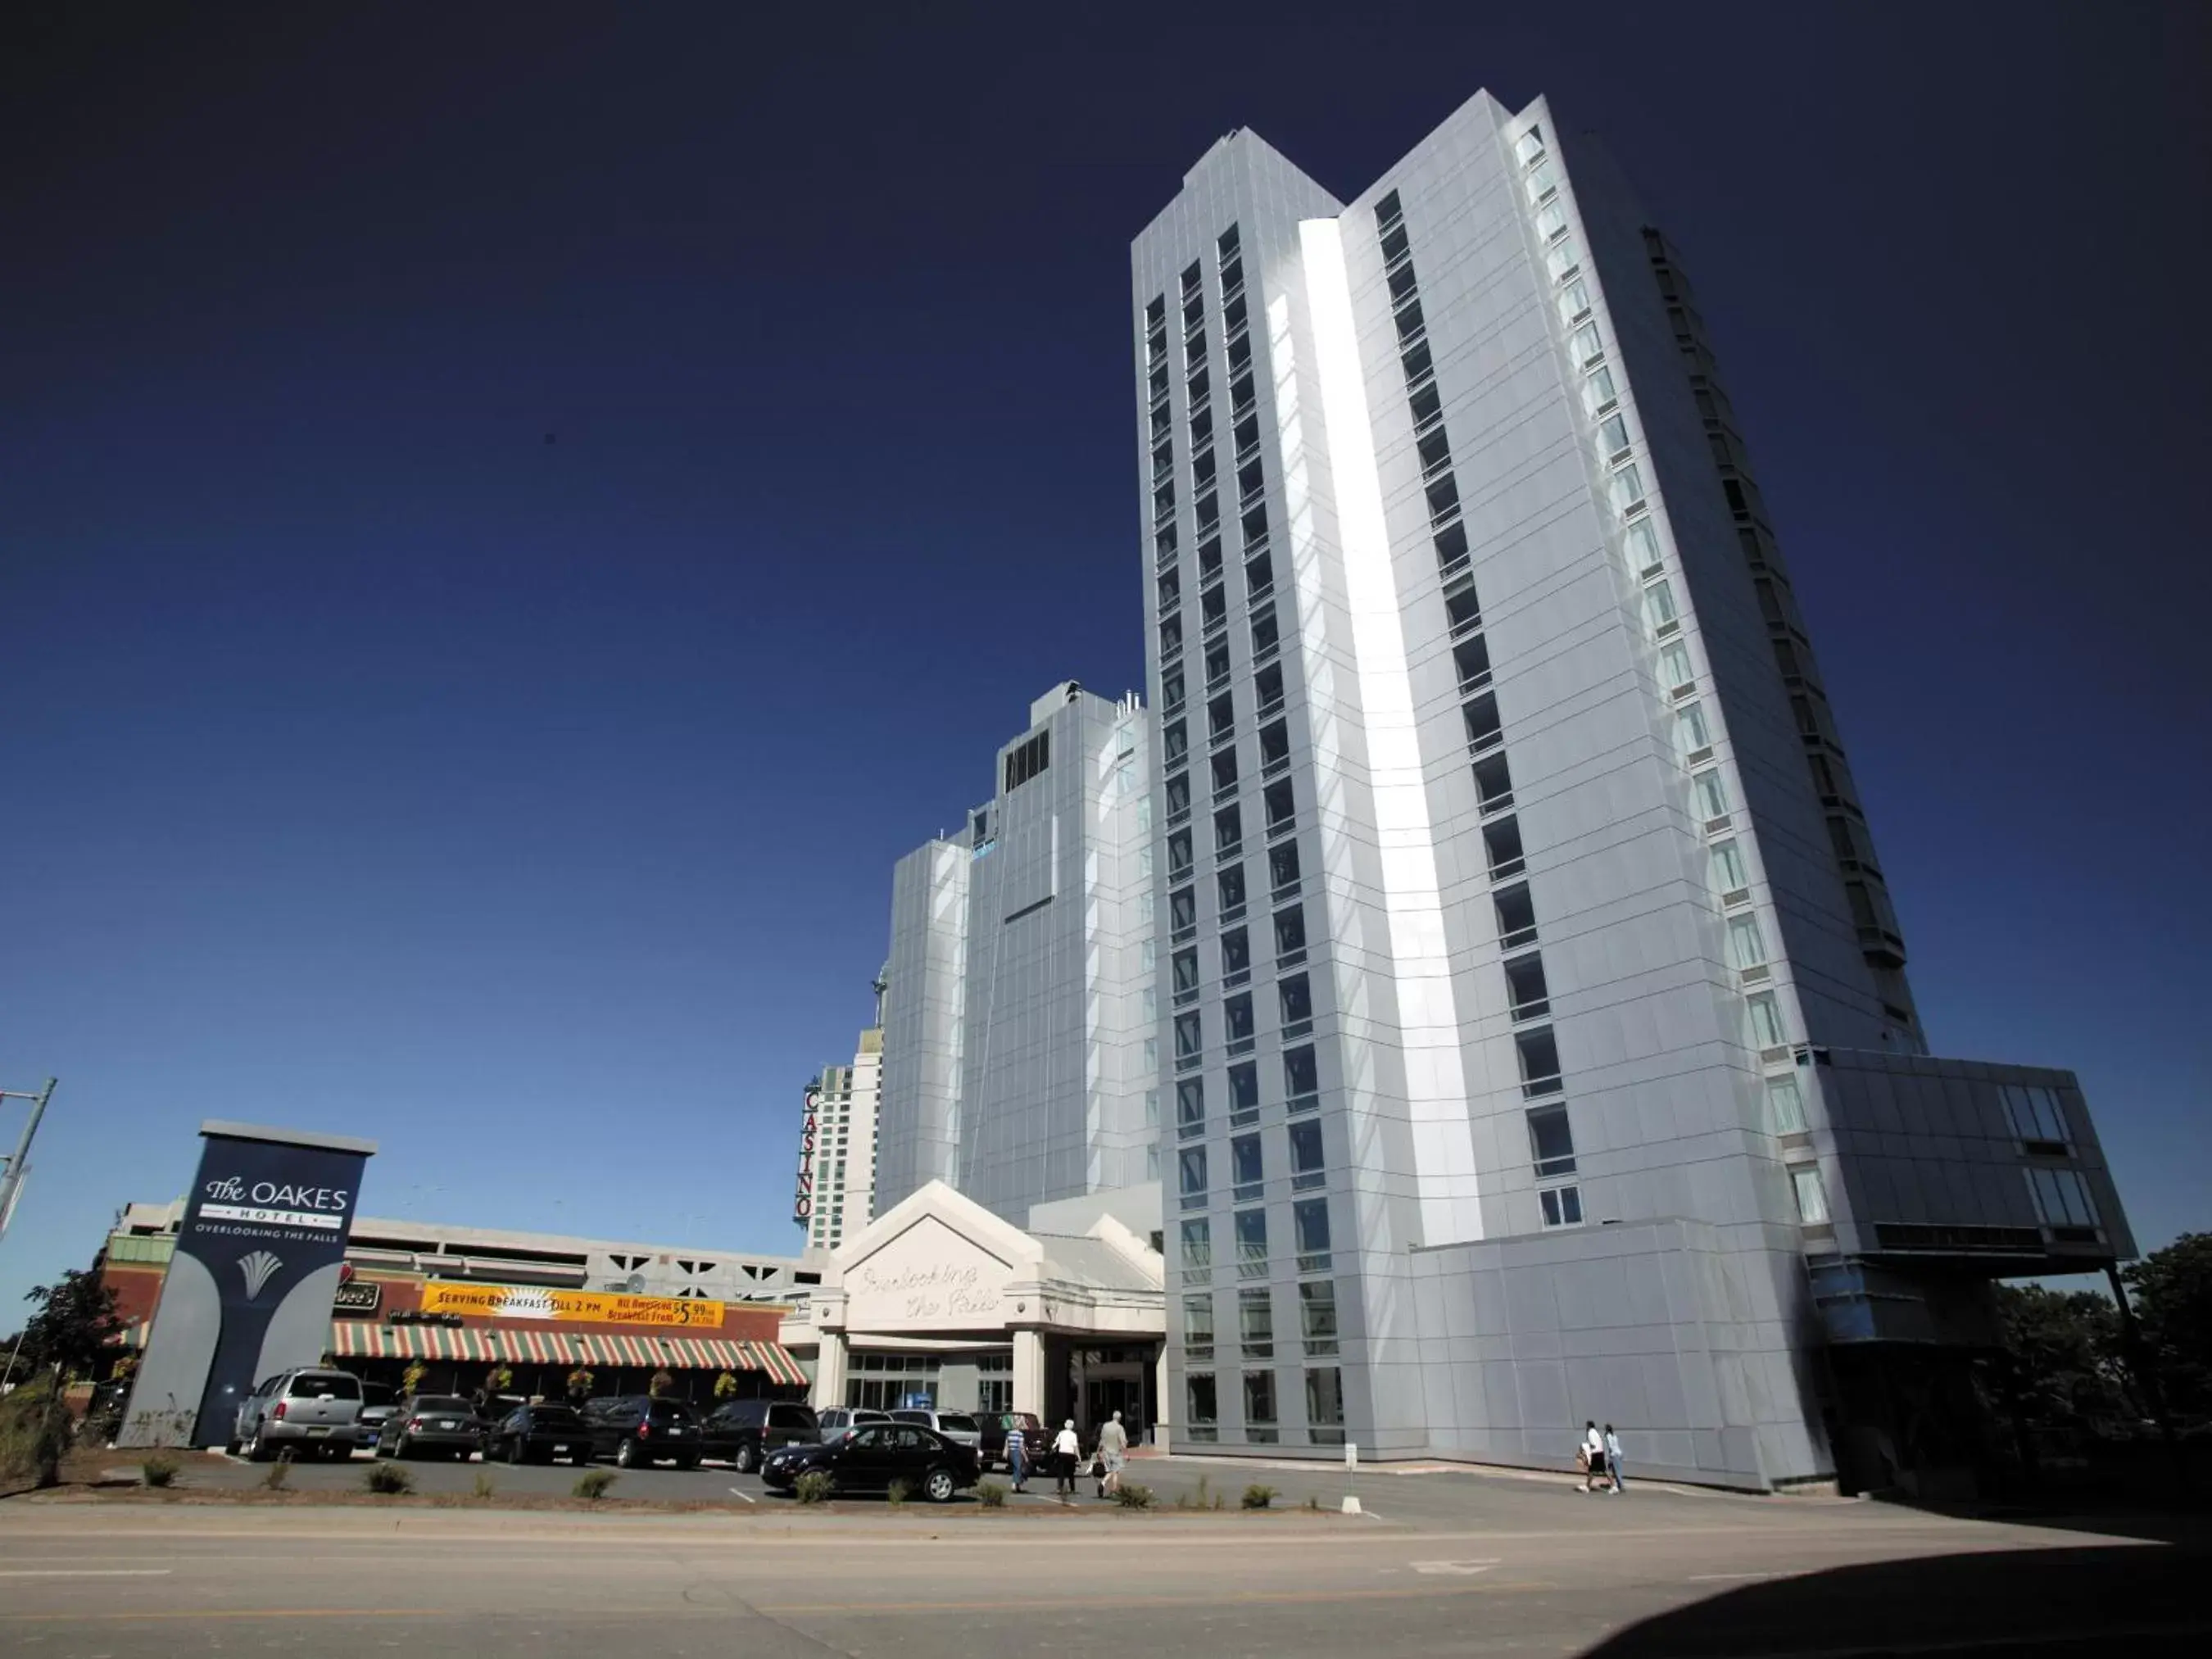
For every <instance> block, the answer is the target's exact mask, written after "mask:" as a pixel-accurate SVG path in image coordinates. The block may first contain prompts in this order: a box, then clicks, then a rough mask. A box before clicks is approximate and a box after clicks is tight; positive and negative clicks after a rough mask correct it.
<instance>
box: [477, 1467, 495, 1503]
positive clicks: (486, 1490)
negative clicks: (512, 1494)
mask: <svg viewBox="0 0 2212 1659" xmlns="http://www.w3.org/2000/svg"><path fill="white" fill-rule="evenodd" d="M475 1490H476V1495H477V1497H479V1498H489V1497H490V1496H491V1495H492V1494H493V1493H494V1492H497V1491H498V1490H499V1485H498V1483H497V1482H496V1481H495V1480H493V1479H492V1478H491V1477H490V1476H489V1475H488V1474H485V1473H484V1472H483V1470H482V1469H478V1470H477V1484H476V1488H475Z"/></svg>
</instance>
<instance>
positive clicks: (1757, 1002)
mask: <svg viewBox="0 0 2212 1659" xmlns="http://www.w3.org/2000/svg"><path fill="white" fill-rule="evenodd" d="M1744 1001H1745V1002H1746V1003H1747V1005H1748V1006H1749V1007H1750V1009H1751V1036H1752V1042H1753V1045H1754V1046H1756V1047H1758V1048H1780V1047H1781V1046H1782V1045H1783V1044H1784V1043H1785V1042H1789V1041H1790V1037H1789V1034H1788V1033H1787V1032H1786V1031H1785V1030H1784V1029H1783V1025H1782V1009H1781V1007H1780V1006H1779V1005H1778V1004H1777V1003H1776V1001H1775V1000H1774V993H1773V992H1771V991H1761V992H1759V993H1758V994H1756V995H1754V996H1749V997H1746V998H1745V999H1744Z"/></svg>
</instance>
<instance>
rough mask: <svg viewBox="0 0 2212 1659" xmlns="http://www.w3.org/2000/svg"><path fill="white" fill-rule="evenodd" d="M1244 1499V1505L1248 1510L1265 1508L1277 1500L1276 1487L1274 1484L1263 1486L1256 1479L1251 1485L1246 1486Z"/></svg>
mask: <svg viewBox="0 0 2212 1659" xmlns="http://www.w3.org/2000/svg"><path fill="white" fill-rule="evenodd" d="M1274 1501H1275V1489H1274V1488H1273V1486H1261V1485H1260V1484H1259V1483H1258V1482H1257V1481H1255V1482H1254V1483H1253V1484H1252V1485H1251V1486H1247V1487H1245V1488H1244V1497H1243V1507H1244V1508H1246V1509H1248V1510H1264V1509H1266V1508H1267V1505H1269V1504H1272V1503H1273V1502H1274Z"/></svg>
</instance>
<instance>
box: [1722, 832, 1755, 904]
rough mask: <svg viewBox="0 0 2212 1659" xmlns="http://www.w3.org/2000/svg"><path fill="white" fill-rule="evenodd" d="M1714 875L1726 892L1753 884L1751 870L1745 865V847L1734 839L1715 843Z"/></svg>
mask: <svg viewBox="0 0 2212 1659" xmlns="http://www.w3.org/2000/svg"><path fill="white" fill-rule="evenodd" d="M1713 877H1714V879H1715V880H1717V881H1718V882H1719V883H1720V886H1721V890H1722V891H1723V892H1724V893H1729V892H1734V891H1735V890H1736V889H1738V888H1740V887H1748V886H1750V885H1751V872H1749V871H1748V870H1747V869H1746V868H1745V866H1744V862H1743V849H1742V848H1740V847H1738V846H1737V845H1736V844H1735V842H1733V841H1722V842H1714V843H1713Z"/></svg>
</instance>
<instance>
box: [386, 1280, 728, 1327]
mask: <svg viewBox="0 0 2212 1659" xmlns="http://www.w3.org/2000/svg"><path fill="white" fill-rule="evenodd" d="M422 1311H423V1312H424V1313H445V1314H462V1315H465V1316H469V1317H471V1318H475V1319H550V1320H558V1321H562V1322H569V1323H574V1324H592V1325H693V1326H708V1327H716V1326H720V1324H721V1322H722V1304H720V1303H719V1302H708V1301H702V1300H695V1299H693V1298H691V1297H672V1296H611V1295H606V1296H603V1295H600V1294H599V1292H597V1291H548V1290H540V1289H538V1288H537V1287H535V1286H532V1285H456V1284H453V1283H451V1282H449V1281H447V1280H445V1279H432V1280H430V1281H429V1282H428V1283H427V1284H425V1285H423V1286H422Z"/></svg>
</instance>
